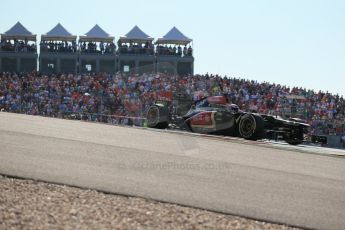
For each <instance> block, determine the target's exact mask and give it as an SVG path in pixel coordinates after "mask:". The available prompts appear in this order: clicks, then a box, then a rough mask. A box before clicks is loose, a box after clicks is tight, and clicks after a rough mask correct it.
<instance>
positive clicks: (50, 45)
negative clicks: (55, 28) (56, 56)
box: [40, 41, 77, 53]
mask: <svg viewBox="0 0 345 230" xmlns="http://www.w3.org/2000/svg"><path fill="white" fill-rule="evenodd" d="M40 49H41V52H50V53H75V52H76V51H77V44H76V42H75V41H41V43H40Z"/></svg>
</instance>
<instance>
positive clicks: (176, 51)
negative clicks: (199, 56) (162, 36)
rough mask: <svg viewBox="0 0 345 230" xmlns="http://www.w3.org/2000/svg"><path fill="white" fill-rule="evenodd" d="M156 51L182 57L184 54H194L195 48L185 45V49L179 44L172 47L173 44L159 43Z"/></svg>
mask: <svg viewBox="0 0 345 230" xmlns="http://www.w3.org/2000/svg"><path fill="white" fill-rule="evenodd" d="M156 52H157V54H158V55H168V56H179V57H182V54H183V56H193V49H192V47H191V46H189V47H188V48H187V46H184V47H183V49H182V47H181V46H180V45H179V46H176V45H175V46H174V47H172V46H171V45H170V46H168V45H164V46H163V45H158V46H157V49H156Z"/></svg>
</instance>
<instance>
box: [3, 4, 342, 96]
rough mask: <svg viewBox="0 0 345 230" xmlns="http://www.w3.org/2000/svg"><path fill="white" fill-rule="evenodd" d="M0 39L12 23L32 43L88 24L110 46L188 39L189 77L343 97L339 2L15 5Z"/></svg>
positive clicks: (79, 32) (10, 6) (5, 16)
mask: <svg viewBox="0 0 345 230" xmlns="http://www.w3.org/2000/svg"><path fill="white" fill-rule="evenodd" d="M1 5H2V12H1V14H0V32H1V33H3V32H5V31H7V30H8V29H9V28H10V27H12V26H13V25H14V24H15V23H16V22H17V21H20V22H21V23H22V24H23V25H24V26H25V27H26V28H27V29H29V30H30V31H31V32H33V33H36V34H38V35H40V34H43V33H46V32H48V31H49V30H50V29H51V28H53V27H54V26H55V25H56V24H57V23H58V22H60V23H61V24H62V25H63V26H64V27H65V28H66V29H67V30H68V31H69V32H71V33H72V34H75V35H82V34H85V33H86V32H87V31H89V30H90V29H91V28H92V27H93V26H94V25H95V24H96V23H97V24H99V25H100V26H101V27H102V28H103V29H104V30H105V31H107V32H108V33H110V34H111V35H114V36H115V38H116V40H117V39H118V37H119V36H121V35H124V34H126V33H127V32H128V31H129V30H130V29H131V28H132V27H133V26H134V25H138V26H139V27H140V28H141V29H142V30H143V31H144V32H146V33H147V34H149V35H150V36H152V37H155V38H157V37H162V36H163V35H165V34H166V33H167V32H168V31H169V30H170V29H171V28H172V27H173V26H176V27H177V28H178V29H180V30H181V31H182V32H183V33H184V34H185V35H187V36H188V37H190V38H192V39H193V41H194V42H193V47H194V56H195V68H194V69H195V73H206V72H208V73H214V74H216V73H218V74H222V75H227V76H232V77H240V78H246V79H251V80H258V81H268V82H272V83H279V84H283V85H288V86H301V87H305V88H307V89H315V90H323V91H329V92H331V93H333V94H337V93H338V94H340V95H344V96H345V0H284V1H283V0H237V1H234V0H213V1H207V0H203V1H201V0H199V1H196V0H194V1H193V0H189V1H188V0H174V1H164V0H146V1H143V0H132V1H117V0H108V1H106V0H98V1H88V0H84V1H72V0H59V1H44V0H31V1H22V0H18V1H16V2H15V3H14V2H9V4H8V7H6V6H5V5H4V4H1Z"/></svg>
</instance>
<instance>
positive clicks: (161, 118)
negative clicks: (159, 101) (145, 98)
mask: <svg viewBox="0 0 345 230" xmlns="http://www.w3.org/2000/svg"><path fill="white" fill-rule="evenodd" d="M168 117H169V111H168V109H167V108H166V107H165V106H160V105H154V106H151V107H150V108H149V110H148V111H147V114H146V122H147V126H148V127H149V128H156V129H166V128H168V126H169V121H168Z"/></svg>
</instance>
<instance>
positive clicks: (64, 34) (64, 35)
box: [41, 23, 77, 41]
mask: <svg viewBox="0 0 345 230" xmlns="http://www.w3.org/2000/svg"><path fill="white" fill-rule="evenodd" d="M76 38H77V36H75V35H72V34H71V33H70V32H68V31H67V30H66V29H65V28H64V27H63V26H62V25H61V24H60V23H58V24H57V25H56V26H55V27H54V28H53V29H51V30H50V31H49V32H47V33H46V34H43V35H42V36H41V40H45V41H47V40H64V41H75V40H76Z"/></svg>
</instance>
